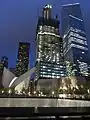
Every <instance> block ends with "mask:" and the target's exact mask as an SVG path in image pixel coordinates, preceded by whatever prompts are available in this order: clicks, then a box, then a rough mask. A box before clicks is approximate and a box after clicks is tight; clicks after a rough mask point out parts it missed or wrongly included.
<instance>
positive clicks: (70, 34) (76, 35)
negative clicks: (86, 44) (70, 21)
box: [68, 32, 86, 40]
mask: <svg viewBox="0 0 90 120" xmlns="http://www.w3.org/2000/svg"><path fill="white" fill-rule="evenodd" d="M70 36H74V37H77V38H80V39H83V40H86V37H83V36H81V35H80V34H78V33H74V32H70V33H69V36H68V38H69V37H70Z"/></svg>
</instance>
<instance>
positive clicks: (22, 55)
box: [16, 42, 30, 77]
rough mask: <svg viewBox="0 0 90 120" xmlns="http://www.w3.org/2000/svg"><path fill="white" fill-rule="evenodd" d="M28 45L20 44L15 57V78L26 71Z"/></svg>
mask: <svg viewBox="0 0 90 120" xmlns="http://www.w3.org/2000/svg"><path fill="white" fill-rule="evenodd" d="M29 50H30V43H26V42H20V43H19V49H18V56H17V65H16V76H17V77H18V76H20V75H22V74H24V73H25V72H27V71H28V65H29Z"/></svg>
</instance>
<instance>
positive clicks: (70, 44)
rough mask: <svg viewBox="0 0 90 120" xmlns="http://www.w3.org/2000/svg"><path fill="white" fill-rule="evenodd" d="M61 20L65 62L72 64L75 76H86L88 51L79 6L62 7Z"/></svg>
mask: <svg viewBox="0 0 90 120" xmlns="http://www.w3.org/2000/svg"><path fill="white" fill-rule="evenodd" d="M61 18H62V24H61V25H62V36H63V50H64V58H65V61H69V62H71V63H73V70H74V73H75V75H77V76H78V75H88V66H89V65H88V64H89V57H88V56H89V51H88V44H87V38H86V32H85V29H84V21H83V17H82V13H81V9H80V4H79V3H75V4H67V5H63V7H62V16H61Z"/></svg>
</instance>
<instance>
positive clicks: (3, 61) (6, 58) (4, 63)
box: [1, 56, 8, 68]
mask: <svg viewBox="0 0 90 120" xmlns="http://www.w3.org/2000/svg"><path fill="white" fill-rule="evenodd" d="M1 63H2V64H3V66H4V67H6V68H8V57H6V56H3V57H2V58H1Z"/></svg>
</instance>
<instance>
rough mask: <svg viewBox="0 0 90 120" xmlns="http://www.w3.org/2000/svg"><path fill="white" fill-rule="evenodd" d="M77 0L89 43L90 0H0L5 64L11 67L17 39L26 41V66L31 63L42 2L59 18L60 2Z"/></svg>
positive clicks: (0, 35) (0, 38) (0, 45)
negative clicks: (28, 61)
mask: <svg viewBox="0 0 90 120" xmlns="http://www.w3.org/2000/svg"><path fill="white" fill-rule="evenodd" d="M77 2H79V3H80V5H81V10H82V14H83V19H84V24H85V29H86V34H87V38H88V43H89V45H88V46H90V0H0V58H1V57H2V56H3V55H4V56H7V57H8V59H9V67H15V65H16V58H17V52H18V43H19V42H20V41H24V42H30V44H31V46H30V66H31V67H32V66H34V64H35V51H36V47H35V46H36V44H35V36H36V25H37V20H38V16H39V15H41V12H42V8H43V6H45V5H46V4H51V5H52V6H53V9H52V13H53V16H55V15H56V14H58V16H59V17H58V18H59V20H60V19H61V17H60V14H61V8H62V5H64V4H71V3H77ZM89 51H90V50H89Z"/></svg>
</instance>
